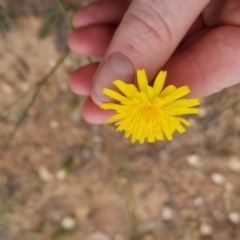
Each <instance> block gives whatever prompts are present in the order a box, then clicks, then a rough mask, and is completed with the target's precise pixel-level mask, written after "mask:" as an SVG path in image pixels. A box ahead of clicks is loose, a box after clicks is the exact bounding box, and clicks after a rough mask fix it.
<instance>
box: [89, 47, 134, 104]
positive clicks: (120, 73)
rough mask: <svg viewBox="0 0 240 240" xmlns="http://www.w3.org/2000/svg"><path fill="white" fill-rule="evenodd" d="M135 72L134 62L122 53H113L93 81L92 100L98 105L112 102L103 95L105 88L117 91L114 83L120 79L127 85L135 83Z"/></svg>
mask: <svg viewBox="0 0 240 240" xmlns="http://www.w3.org/2000/svg"><path fill="white" fill-rule="evenodd" d="M134 75H135V70H134V67H133V64H132V62H131V61H130V60H129V59H128V58H127V57H126V56H125V55H123V54H122V53H119V52H115V53H112V54H111V55H110V56H109V57H108V58H107V60H106V61H105V62H103V63H102V64H101V66H100V68H99V70H98V71H97V73H96V75H95V76H94V79H93V82H94V83H93V86H92V93H91V96H92V99H93V101H94V102H95V103H96V104H97V105H101V104H102V103H103V102H108V101H110V98H109V97H108V96H106V95H104V94H103V92H102V91H103V88H110V89H113V90H116V89H117V88H116V86H115V85H114V84H113V81H114V80H116V79H120V80H122V81H124V82H126V83H131V82H133V81H134Z"/></svg>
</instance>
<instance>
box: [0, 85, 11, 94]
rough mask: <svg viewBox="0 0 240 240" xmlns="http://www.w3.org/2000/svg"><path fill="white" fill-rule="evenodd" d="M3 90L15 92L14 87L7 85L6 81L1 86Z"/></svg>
mask: <svg viewBox="0 0 240 240" xmlns="http://www.w3.org/2000/svg"><path fill="white" fill-rule="evenodd" d="M1 90H2V91H3V92H4V93H8V94H9V93H12V92H13V90H12V87H10V86H9V85H7V84H5V83H4V84H3V85H2V86H1Z"/></svg>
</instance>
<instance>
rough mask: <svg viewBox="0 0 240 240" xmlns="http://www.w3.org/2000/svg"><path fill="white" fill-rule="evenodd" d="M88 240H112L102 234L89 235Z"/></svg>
mask: <svg viewBox="0 0 240 240" xmlns="http://www.w3.org/2000/svg"><path fill="white" fill-rule="evenodd" d="M87 240H111V239H110V237H109V236H108V235H106V234H105V233H102V232H94V233H91V234H90V235H88V237H87Z"/></svg>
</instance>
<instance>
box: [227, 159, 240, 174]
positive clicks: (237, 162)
mask: <svg viewBox="0 0 240 240" xmlns="http://www.w3.org/2000/svg"><path fill="white" fill-rule="evenodd" d="M228 167H229V169H231V170H232V171H234V172H240V159H239V158H238V157H231V158H230V161H229V162H228Z"/></svg>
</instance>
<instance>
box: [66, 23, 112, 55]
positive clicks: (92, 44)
mask: <svg viewBox="0 0 240 240" xmlns="http://www.w3.org/2000/svg"><path fill="white" fill-rule="evenodd" d="M114 31H115V28H114V27H110V26H106V25H94V26H89V27H84V28H80V29H78V30H76V31H74V32H73V33H72V35H71V36H70V37H69V39H68V45H69V48H70V49H71V50H72V51H73V52H75V53H78V54H83V55H92V56H102V55H103V54H104V53H105V51H106V49H107V47H108V45H109V43H110V41H111V39H112V36H113V34H114Z"/></svg>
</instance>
